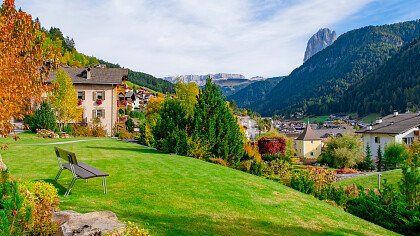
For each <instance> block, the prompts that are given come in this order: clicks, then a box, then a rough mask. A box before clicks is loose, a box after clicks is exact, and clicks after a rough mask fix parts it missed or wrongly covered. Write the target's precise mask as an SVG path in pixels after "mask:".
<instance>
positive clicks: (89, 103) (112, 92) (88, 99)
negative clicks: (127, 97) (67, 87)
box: [46, 67, 128, 135]
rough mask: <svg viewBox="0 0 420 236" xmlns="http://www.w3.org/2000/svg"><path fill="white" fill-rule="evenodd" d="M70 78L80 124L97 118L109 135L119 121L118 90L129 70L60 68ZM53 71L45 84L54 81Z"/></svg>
mask: <svg viewBox="0 0 420 236" xmlns="http://www.w3.org/2000/svg"><path fill="white" fill-rule="evenodd" d="M61 69H63V70H64V71H65V72H67V73H68V74H69V75H70V78H71V79H72V81H73V85H74V87H75V88H76V91H77V97H78V98H79V104H80V106H82V107H83V108H84V111H83V121H84V122H86V123H89V122H92V120H93V119H95V118H99V119H100V120H101V123H102V125H104V126H105V129H106V131H107V134H108V135H111V134H112V128H113V127H114V126H115V124H116V122H118V116H119V115H118V112H117V111H118V110H119V104H117V101H118V96H117V88H118V87H119V86H120V85H121V84H122V81H123V80H126V79H127V77H128V70H127V69H121V68H101V67H98V68H69V67H62V68H61ZM55 76H56V73H55V72H52V73H50V75H49V78H48V79H47V80H46V82H47V83H50V82H52V81H53V80H54V79H55Z"/></svg>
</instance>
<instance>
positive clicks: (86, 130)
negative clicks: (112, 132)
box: [72, 118, 107, 137]
mask: <svg viewBox="0 0 420 236" xmlns="http://www.w3.org/2000/svg"><path fill="white" fill-rule="evenodd" d="M72 129H73V131H72V134H73V136H77V137H105V136H106V135H107V133H106V130H105V127H104V126H103V125H102V123H101V120H100V119H99V118H95V119H94V120H93V121H92V123H90V124H75V125H73V127H72Z"/></svg>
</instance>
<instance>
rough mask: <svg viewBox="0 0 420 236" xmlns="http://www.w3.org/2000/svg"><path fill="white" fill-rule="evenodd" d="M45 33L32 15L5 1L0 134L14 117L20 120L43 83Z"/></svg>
mask: <svg viewBox="0 0 420 236" xmlns="http://www.w3.org/2000/svg"><path fill="white" fill-rule="evenodd" d="M43 43H44V34H43V33H42V32H41V30H40V25H39V23H37V22H34V21H32V17H31V15H29V14H27V13H25V12H23V11H17V10H16V9H15V6H14V1H13V0H5V1H4V3H3V5H2V8H1V16H0V55H1V56H0V135H3V136H7V135H9V134H10V132H11V131H12V130H13V127H12V124H11V123H10V121H11V119H13V118H23V116H24V115H25V114H27V113H28V112H29V109H28V108H29V107H30V106H31V104H32V101H34V99H35V100H36V99H39V98H40V97H41V94H42V92H43V91H44V89H45V86H44V84H43V78H44V77H45V76H44V70H42V66H43V64H44V62H43Z"/></svg>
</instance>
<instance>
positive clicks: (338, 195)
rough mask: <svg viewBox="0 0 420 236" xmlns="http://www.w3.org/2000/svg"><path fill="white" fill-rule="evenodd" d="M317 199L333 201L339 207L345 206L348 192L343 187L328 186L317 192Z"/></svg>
mask: <svg viewBox="0 0 420 236" xmlns="http://www.w3.org/2000/svg"><path fill="white" fill-rule="evenodd" d="M315 197H316V198H318V199H319V200H331V201H334V202H335V203H336V204H337V205H339V206H345V205H346V203H347V200H348V196H347V194H346V191H345V190H344V189H343V188H342V187H338V188H337V187H335V186H333V185H331V184H330V185H327V186H325V187H323V188H321V189H319V190H318V191H316V192H315Z"/></svg>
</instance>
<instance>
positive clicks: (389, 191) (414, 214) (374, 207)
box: [347, 184, 420, 235]
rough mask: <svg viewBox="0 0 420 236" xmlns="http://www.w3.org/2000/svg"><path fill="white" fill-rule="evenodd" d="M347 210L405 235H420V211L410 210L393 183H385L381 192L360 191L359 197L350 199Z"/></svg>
mask: <svg viewBox="0 0 420 236" xmlns="http://www.w3.org/2000/svg"><path fill="white" fill-rule="evenodd" d="M347 211H348V212H349V213H351V214H353V215H356V216H358V217H360V218H362V219H365V220H368V221H370V222H372V223H374V224H377V225H380V226H382V227H384V228H387V229H389V230H392V231H395V232H398V233H401V234H404V235H418V232H420V231H419V230H420V211H418V210H408V206H407V204H406V203H405V202H404V201H402V200H401V195H400V194H399V193H398V192H397V191H396V190H395V189H394V188H393V187H392V186H391V185H385V184H384V189H383V191H382V192H381V194H375V192H374V191H372V190H371V191H369V192H368V193H365V192H364V191H360V195H359V197H357V198H353V199H350V200H349V201H348V203H347Z"/></svg>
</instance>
